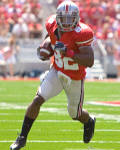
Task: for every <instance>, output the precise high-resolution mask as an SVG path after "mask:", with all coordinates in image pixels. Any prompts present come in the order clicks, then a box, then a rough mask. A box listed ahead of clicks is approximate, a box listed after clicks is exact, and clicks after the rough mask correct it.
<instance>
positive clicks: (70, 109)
mask: <svg viewBox="0 0 120 150" xmlns="http://www.w3.org/2000/svg"><path fill="white" fill-rule="evenodd" d="M76 112H77V111H76V107H74V106H69V107H68V113H69V116H70V117H71V118H72V119H74V120H77V119H76V116H77V114H76Z"/></svg>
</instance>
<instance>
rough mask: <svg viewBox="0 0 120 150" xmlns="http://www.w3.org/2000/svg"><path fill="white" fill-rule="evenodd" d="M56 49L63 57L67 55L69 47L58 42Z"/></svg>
mask: <svg viewBox="0 0 120 150" xmlns="http://www.w3.org/2000/svg"><path fill="white" fill-rule="evenodd" d="M54 49H55V50H56V51H59V52H60V53H61V54H62V55H66V51H67V47H66V46H65V45H64V43H62V42H60V41H56V44H55V48H54Z"/></svg>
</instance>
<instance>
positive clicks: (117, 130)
mask: <svg viewBox="0 0 120 150" xmlns="http://www.w3.org/2000/svg"><path fill="white" fill-rule="evenodd" d="M61 131H63V132H82V131H83V130H71V129H67V130H66V129H65V130H61ZM95 132H120V130H119V129H116V130H114V129H95Z"/></svg>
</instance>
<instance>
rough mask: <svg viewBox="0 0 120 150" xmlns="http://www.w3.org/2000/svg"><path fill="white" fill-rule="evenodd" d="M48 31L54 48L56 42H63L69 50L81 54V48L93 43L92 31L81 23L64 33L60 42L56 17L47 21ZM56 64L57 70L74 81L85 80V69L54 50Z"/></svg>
mask: <svg viewBox="0 0 120 150" xmlns="http://www.w3.org/2000/svg"><path fill="white" fill-rule="evenodd" d="M46 29H47V32H48V34H49V36H50V39H51V44H52V46H53V47H54V46H55V43H56V41H61V42H62V43H64V44H65V46H66V47H67V49H70V50H74V52H75V53H79V47H81V46H86V45H90V44H91V42H92V41H93V31H92V29H91V28H90V27H89V26H87V25H85V24H83V23H81V22H79V24H78V25H77V27H76V28H75V29H74V30H73V31H70V32H64V33H63V34H62V36H61V37H60V39H59V40H58V38H57V36H56V34H55V31H56V29H57V23H56V16H55V15H52V16H50V17H49V18H48V19H47V21H46ZM54 51H55V52H54V62H53V65H54V67H55V69H56V70H58V71H61V72H62V73H64V74H66V75H67V76H69V77H70V78H71V79H73V80H81V79H83V78H85V75H86V71H85V67H84V66H81V65H79V64H78V63H75V62H74V60H73V59H72V58H70V57H65V56H62V55H61V54H60V52H59V51H56V50H54Z"/></svg>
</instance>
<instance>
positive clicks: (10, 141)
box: [0, 140, 120, 144]
mask: <svg viewBox="0 0 120 150" xmlns="http://www.w3.org/2000/svg"><path fill="white" fill-rule="evenodd" d="M12 142H14V141H12V140H3V141H0V143H12ZM27 143H83V141H40V140H28V141H27ZM91 143H98V144H104V143H108V144H113V143H115V144H120V141H91Z"/></svg>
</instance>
